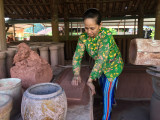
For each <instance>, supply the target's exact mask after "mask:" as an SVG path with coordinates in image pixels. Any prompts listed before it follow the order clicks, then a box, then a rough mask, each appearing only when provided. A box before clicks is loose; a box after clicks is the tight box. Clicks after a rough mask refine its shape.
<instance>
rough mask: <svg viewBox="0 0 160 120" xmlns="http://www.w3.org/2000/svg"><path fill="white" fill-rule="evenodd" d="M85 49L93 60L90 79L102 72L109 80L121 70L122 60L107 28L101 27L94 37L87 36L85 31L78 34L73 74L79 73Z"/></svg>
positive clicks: (97, 76)
mask: <svg viewBox="0 0 160 120" xmlns="http://www.w3.org/2000/svg"><path fill="white" fill-rule="evenodd" d="M85 49H86V51H87V52H88V54H89V55H90V56H91V57H92V58H93V59H94V60H95V64H94V66H93V69H92V71H91V73H90V78H91V79H94V80H95V79H96V78H100V76H101V75H102V73H104V74H105V76H106V77H107V78H108V79H109V80H110V81H113V80H114V79H115V77H118V76H119V75H120V73H121V72H122V70H123V65H124V64H123V60H122V57H121V53H120V51H119V48H118V47H117V45H116V42H115V40H114V38H113V36H112V34H111V32H110V31H109V30H108V29H106V28H103V27H102V28H101V30H100V31H99V33H98V35H97V36H96V37H95V38H91V37H89V36H88V35H87V33H83V34H81V35H80V37H79V40H78V43H77V47H76V51H75V53H74V56H73V61H72V65H73V72H74V75H79V72H80V66H81V60H82V57H83V55H84V51H85Z"/></svg>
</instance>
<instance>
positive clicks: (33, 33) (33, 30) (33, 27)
mask: <svg viewBox="0 0 160 120" xmlns="http://www.w3.org/2000/svg"><path fill="white" fill-rule="evenodd" d="M33 36H34V24H33Z"/></svg>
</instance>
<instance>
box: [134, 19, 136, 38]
mask: <svg viewBox="0 0 160 120" xmlns="http://www.w3.org/2000/svg"><path fill="white" fill-rule="evenodd" d="M135 33H136V19H135V20H134V35H135Z"/></svg>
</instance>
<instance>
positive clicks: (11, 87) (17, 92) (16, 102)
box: [0, 78, 22, 120]
mask: <svg viewBox="0 0 160 120" xmlns="http://www.w3.org/2000/svg"><path fill="white" fill-rule="evenodd" d="M0 94H6V95H9V96H10V97H11V98H12V99H13V109H12V111H11V117H13V116H15V115H16V114H18V113H20V109H21V100H22V90H21V80H20V79H18V78H6V79H0ZM0 98H1V97H0ZM0 120H1V119H0Z"/></svg>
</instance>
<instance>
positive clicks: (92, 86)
mask: <svg viewBox="0 0 160 120" xmlns="http://www.w3.org/2000/svg"><path fill="white" fill-rule="evenodd" d="M87 85H88V87H89V88H90V89H91V92H92V95H94V94H96V91H95V86H94V85H93V83H92V80H91V79H90V78H89V79H88V81H87Z"/></svg>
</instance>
